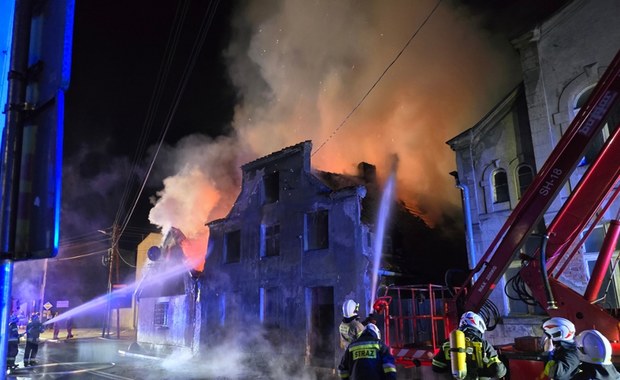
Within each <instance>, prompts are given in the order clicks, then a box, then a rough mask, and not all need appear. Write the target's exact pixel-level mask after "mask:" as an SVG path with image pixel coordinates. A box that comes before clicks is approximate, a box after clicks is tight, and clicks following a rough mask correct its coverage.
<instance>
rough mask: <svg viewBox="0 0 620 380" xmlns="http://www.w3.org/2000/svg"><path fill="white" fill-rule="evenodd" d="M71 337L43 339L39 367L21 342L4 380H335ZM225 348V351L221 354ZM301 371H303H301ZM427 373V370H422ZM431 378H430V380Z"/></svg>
mask: <svg viewBox="0 0 620 380" xmlns="http://www.w3.org/2000/svg"><path fill="white" fill-rule="evenodd" d="M73 335H74V337H73V338H71V339H66V336H67V334H66V331H64V330H61V332H60V334H59V338H60V339H52V332H51V331H46V332H44V333H43V334H42V335H41V343H40V345H39V352H38V355H37V358H36V360H37V365H35V366H29V367H24V366H23V355H24V347H25V341H24V339H23V338H22V341H21V344H20V347H19V354H18V355H17V363H18V364H19V368H18V369H17V370H14V371H12V372H11V373H9V375H8V376H7V378H8V379H116V380H151V379H153V380H159V379H166V380H167V379H171V380H177V379H178V380H181V379H183V380H191V379H196V380H198V379H200V380H202V379H208V380H213V379H214V380H222V379H226V380H229V379H239V380H245V379H252V380H254V379H257V380H280V379H287V380H288V379H296V380H336V379H338V376H337V375H336V374H335V373H333V372H332V373H314V372H312V373H311V372H309V371H308V370H306V369H304V368H300V367H299V366H294V365H291V364H290V363H289V362H287V361H286V355H282V356H283V357H284V359H278V357H277V356H274V355H273V354H274V353H273V352H271V353H270V354H271V355H261V354H260V353H259V352H253V353H252V354H251V355H242V354H240V353H239V352H238V351H237V350H235V349H234V348H231V349H229V350H226V349H225V347H226V346H225V345H222V343H220V344H218V345H217V347H218V349H217V350H214V351H210V350H209V348H208V347H207V348H205V352H204V353H203V354H202V355H200V356H198V357H196V356H192V355H190V354H189V353H177V354H174V355H171V356H169V357H165V358H163V357H157V356H154V355H152V354H150V353H148V352H145V351H141V352H137V351H136V350H134V349H130V346H131V345H132V343H133V342H134V335H133V332H132V331H121V333H120V338H117V337H116V336H112V337H110V338H102V337H101V330H100V329H74V330H73ZM223 347H224V349H223ZM302 367H303V366H302ZM426 369H430V368H426ZM429 376H430V377H429ZM398 379H408V380H411V379H427V380H432V379H435V376H434V375H433V374H432V373H430V374H429V373H426V372H421V369H404V368H399V371H398Z"/></svg>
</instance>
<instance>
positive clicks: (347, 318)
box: [338, 300, 364, 350]
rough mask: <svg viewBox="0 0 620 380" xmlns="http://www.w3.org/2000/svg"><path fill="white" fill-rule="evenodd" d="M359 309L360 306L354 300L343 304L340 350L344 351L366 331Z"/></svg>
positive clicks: (339, 329)
mask: <svg viewBox="0 0 620 380" xmlns="http://www.w3.org/2000/svg"><path fill="white" fill-rule="evenodd" d="M359 307H360V305H359V304H358V303H356V302H355V301H353V300H346V301H345V302H344V303H343V304H342V322H340V326H339V327H338V331H339V332H340V348H342V349H343V350H344V349H345V348H347V346H348V345H349V344H350V343H351V342H353V341H354V340H355V339H357V337H358V336H360V334H361V333H362V331H364V325H362V323H361V322H360V321H359V316H358V310H359Z"/></svg>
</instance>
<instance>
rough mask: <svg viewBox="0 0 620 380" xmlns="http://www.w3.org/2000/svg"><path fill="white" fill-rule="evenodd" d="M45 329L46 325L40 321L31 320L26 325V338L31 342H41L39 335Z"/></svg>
mask: <svg viewBox="0 0 620 380" xmlns="http://www.w3.org/2000/svg"><path fill="white" fill-rule="evenodd" d="M43 331H45V327H43V324H42V323H41V322H39V321H31V322H29V323H28V325H26V340H27V341H28V342H30V343H35V344H38V343H39V335H41V333H42V332H43Z"/></svg>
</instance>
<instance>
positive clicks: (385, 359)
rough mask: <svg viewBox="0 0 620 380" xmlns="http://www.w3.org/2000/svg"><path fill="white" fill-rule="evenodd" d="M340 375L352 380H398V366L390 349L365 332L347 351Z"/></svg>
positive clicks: (342, 361)
mask: <svg viewBox="0 0 620 380" xmlns="http://www.w3.org/2000/svg"><path fill="white" fill-rule="evenodd" d="M338 375H339V376H340V378H341V379H351V380H396V365H395V364H394V357H393V356H392V354H390V349H389V347H388V346H386V345H385V343H383V342H382V341H380V340H378V339H377V338H375V336H374V335H373V334H372V333H371V332H368V331H364V332H363V333H362V335H360V337H359V338H357V340H355V341H354V342H353V343H351V344H350V345H349V347H347V349H346V350H345V352H344V355H343V356H342V360H341V361H340V365H339V366H338Z"/></svg>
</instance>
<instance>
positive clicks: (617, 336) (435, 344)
mask: <svg viewBox="0 0 620 380" xmlns="http://www.w3.org/2000/svg"><path fill="white" fill-rule="evenodd" d="M618 106H620V52H618V53H617V54H616V56H615V58H614V59H613V60H612V62H611V64H610V65H609V67H608V69H607V70H606V72H605V73H604V74H603V76H602V78H601V80H600V81H599V82H598V84H597V86H596V87H595V89H594V90H593V92H592V94H591V96H590V98H589V100H588V102H587V103H586V104H585V105H584V106H583V107H582V108H581V109H580V111H579V112H578V114H577V116H576V117H575V119H574V120H573V121H572V123H571V124H570V126H569V127H568V129H567V130H566V132H565V133H564V135H563V136H562V138H561V139H560V140H559V141H558V143H557V145H556V146H555V148H554V149H553V151H552V152H551V154H550V156H549V158H548V159H547V161H546V162H545V164H544V165H543V166H542V168H541V169H540V171H539V172H538V173H537V175H536V176H535V178H534V180H533V182H532V183H531V185H530V186H529V188H528V189H527V191H526V192H525V193H524V194H523V196H522V198H521V200H520V201H519V203H518V204H517V205H516V207H515V209H514V210H513V211H512V213H511V214H510V215H509V217H508V219H507V220H506V222H505V223H504V225H503V226H502V228H501V229H500V230H499V232H498V234H497V235H496V237H495V239H494V240H493V241H492V243H491V244H490V246H489V247H488V249H487V250H486V252H485V253H484V255H483V256H482V257H481V258H480V260H479V262H478V263H477V265H476V267H475V268H473V269H472V270H471V272H470V273H469V276H468V277H467V279H466V280H465V282H464V283H463V284H462V285H460V286H458V287H452V286H448V285H441V286H440V285H432V284H430V285H429V284H426V285H411V286H389V287H383V288H380V291H379V292H378V297H377V298H376V300H375V302H374V304H373V309H374V311H375V313H377V314H378V315H379V316H381V319H382V322H383V329H384V336H385V340H386V344H387V345H388V346H390V347H391V350H392V353H393V355H394V357H395V359H396V361H397V363H399V364H401V365H403V366H404V367H420V366H430V363H431V360H432V357H433V356H434V355H435V354H436V353H437V352H438V349H439V347H440V345H441V344H442V342H443V341H444V340H446V339H448V337H449V334H450V332H451V331H452V330H453V329H454V328H456V327H457V323H458V318H459V316H460V314H461V313H462V312H464V311H467V310H472V311H476V312H481V310H482V311H484V309H485V308H488V307H489V304H488V301H489V300H488V298H489V295H490V293H491V292H492V291H493V289H494V288H495V287H496V285H497V284H498V282H499V281H500V279H501V278H502V276H503V275H504V274H506V272H507V270H508V268H509V266H510V264H511V262H512V261H514V260H515V259H521V261H522V263H523V264H522V267H521V269H520V271H519V276H520V278H521V280H522V281H523V283H524V284H525V285H527V288H529V291H530V293H531V297H532V299H534V300H535V301H536V302H537V304H538V305H540V306H542V307H543V308H544V309H545V311H546V313H547V314H548V315H549V316H550V317H555V316H559V317H564V318H567V319H569V320H571V321H572V322H573V323H574V324H575V327H576V329H577V332H579V331H582V330H585V329H592V328H595V329H597V330H599V331H600V332H601V333H603V334H604V335H605V336H606V337H607V338H608V339H609V340H610V341H611V342H612V348H613V355H614V359H617V360H614V362H615V363H618V364H620V323H619V320H618V315H616V314H615V313H614V310H607V309H605V308H603V307H602V306H601V305H599V304H598V303H596V301H597V296H598V294H599V290H600V289H601V285H602V283H603V279H604V275H605V273H606V272H607V271H608V270H609V267H610V262H611V261H612V255H613V252H614V249H615V248H616V247H617V241H618V236H619V235H620V221H619V220H618V218H619V216H616V218H615V220H612V221H611V222H610V224H609V229H608V231H607V234H606V236H605V239H604V241H603V244H602V249H601V251H600V252H599V255H598V258H597V261H596V263H595V266H594V269H593V272H592V274H591V276H590V280H589V283H588V285H587V288H586V290H585V293H584V294H580V293H578V292H576V291H575V290H573V289H571V288H570V287H568V286H567V285H565V284H564V283H562V282H561V281H560V277H561V275H562V273H563V272H564V271H565V270H566V268H567V265H568V263H569V262H570V261H571V259H572V258H573V257H574V256H575V254H576V253H577V252H578V250H579V249H580V247H581V246H582V245H583V243H584V242H585V239H586V238H587V237H588V236H589V235H590V234H591V232H592V231H593V229H594V227H595V226H596V225H597V224H599V222H600V220H601V218H602V217H603V215H604V214H605V212H606V211H607V210H608V209H609V208H610V207H611V206H612V204H613V202H614V201H615V200H616V198H617V197H618V194H619V193H620V184H619V179H620V136H619V134H620V125H609V131H610V134H609V137H608V138H607V139H606V141H605V143H604V145H603V147H602V148H601V149H600V151H599V153H598V156H597V157H596V158H595V159H594V160H593V161H592V162H591V163H590V165H589V168H588V169H587V170H586V171H585V173H584V174H583V176H582V177H581V179H580V180H579V183H578V185H577V186H576V187H575V188H574V190H573V191H572V192H571V194H570V196H569V197H568V198H567V199H566V200H564V201H563V202H562V205H561V207H560V209H559V212H558V213H557V214H556V216H555V218H554V219H553V220H552V221H551V222H550V223H549V225H548V226H544V224H543V223H542V221H543V216H544V214H545V212H546V211H547V209H548V208H549V207H550V205H551V204H552V202H554V201H556V198H557V196H558V194H559V192H560V189H561V188H562V187H563V186H564V185H565V183H566V182H567V181H568V179H569V177H570V176H571V175H572V174H573V173H574V171H575V169H576V167H577V166H578V164H579V163H580V161H581V160H582V158H583V157H584V153H585V152H586V150H587V149H588V147H589V144H590V143H591V141H593V139H594V138H595V137H597V136H598V135H599V133H600V132H601V130H602V128H603V127H604V125H605V123H606V122H607V121H608V120H607V116H608V115H609V114H610V110H612V109H614V107H618ZM614 127H615V128H614ZM619 214H620V212H619ZM534 235H535V236H536V237H537V239H538V240H537V241H539V242H540V243H539V244H537V248H536V249H534V250H533V252H525V253H523V250H522V249H521V248H522V247H523V246H524V244H525V243H526V240H527V239H530V238H532V237H533V236H534ZM491 307H492V306H491ZM540 351H542V348H541V347H540V345H539V344H537V341H536V340H535V338H532V340H528V339H524V340H523V339H522V340H519V339H515V342H514V344H510V345H507V346H503V347H499V352H500V353H501V354H502V355H503V357H504V359H505V360H506V361H508V368H509V373H513V374H514V373H519V376H518V378H537V375H538V374H540V372H541V371H542V368H543V365H542V357H541V355H540V354H542V352H540ZM425 378H426V377H425ZM513 378H517V377H514V376H513Z"/></svg>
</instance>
